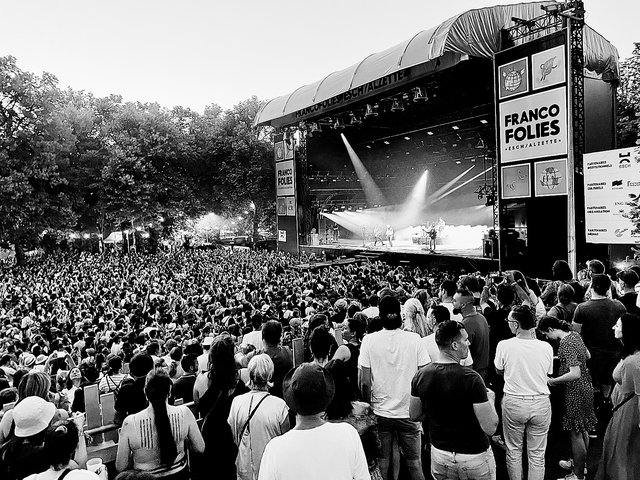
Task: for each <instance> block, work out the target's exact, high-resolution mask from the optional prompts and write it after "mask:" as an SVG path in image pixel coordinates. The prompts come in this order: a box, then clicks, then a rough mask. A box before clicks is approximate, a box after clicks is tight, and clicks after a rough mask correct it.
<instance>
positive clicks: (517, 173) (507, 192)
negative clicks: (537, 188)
mask: <svg viewBox="0 0 640 480" xmlns="http://www.w3.org/2000/svg"><path fill="white" fill-rule="evenodd" d="M501 180H502V185H501V194H502V198H505V199H513V198H528V197H530V196H531V165H530V164H528V163H525V164H523V165H509V166H507V167H502V175H501Z"/></svg>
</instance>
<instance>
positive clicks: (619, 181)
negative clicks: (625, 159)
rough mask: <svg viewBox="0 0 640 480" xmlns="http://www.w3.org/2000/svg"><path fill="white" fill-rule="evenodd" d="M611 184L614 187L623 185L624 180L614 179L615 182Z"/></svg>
mask: <svg viewBox="0 0 640 480" xmlns="http://www.w3.org/2000/svg"><path fill="white" fill-rule="evenodd" d="M611 186H612V187H621V186H622V180H614V181H613V182H611Z"/></svg>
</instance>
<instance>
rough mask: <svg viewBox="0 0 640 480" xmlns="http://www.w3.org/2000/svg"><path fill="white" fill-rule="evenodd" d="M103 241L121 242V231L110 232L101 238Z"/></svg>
mask: <svg viewBox="0 0 640 480" xmlns="http://www.w3.org/2000/svg"><path fill="white" fill-rule="evenodd" d="M103 242H104V243H122V232H111V235H109V236H108V237H107V238H105V239H104V240H103Z"/></svg>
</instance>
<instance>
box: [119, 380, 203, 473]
mask: <svg viewBox="0 0 640 480" xmlns="http://www.w3.org/2000/svg"><path fill="white" fill-rule="evenodd" d="M144 392H145V395H146V396H147V399H148V400H149V406H148V407H147V408H146V409H144V410H142V411H141V412H139V413H135V414H133V415H129V416H128V417H127V418H125V420H124V423H123V424H122V430H121V431H120V439H119V441H118V454H117V456H116V470H118V472H121V471H123V470H127V469H130V468H133V469H134V470H140V471H145V472H148V473H152V474H153V475H154V476H155V477H156V478H158V477H161V478H164V479H187V478H189V469H188V466H187V450H188V449H190V450H191V451H193V452H197V453H201V452H204V440H203V438H202V435H201V434H200V430H199V429H198V425H197V423H196V418H195V416H194V415H193V413H192V412H191V410H190V409H189V408H188V407H186V406H184V405H181V406H179V407H174V406H172V405H169V404H168V400H169V395H170V393H171V379H170V378H169V376H168V375H167V373H166V372H165V371H164V370H163V369H154V370H152V371H151V372H149V374H148V375H147V378H146V383H145V387H144Z"/></svg>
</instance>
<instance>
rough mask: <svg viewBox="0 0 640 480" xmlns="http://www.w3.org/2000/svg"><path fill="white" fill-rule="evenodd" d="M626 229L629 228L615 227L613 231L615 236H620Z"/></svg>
mask: <svg viewBox="0 0 640 480" xmlns="http://www.w3.org/2000/svg"><path fill="white" fill-rule="evenodd" d="M627 230H629V229H628V228H616V231H615V232H614V233H615V236H616V237H618V238H620V237H621V236H622V234H623V233H624V232H626V231H627Z"/></svg>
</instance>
